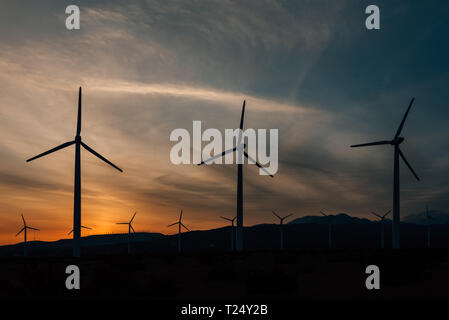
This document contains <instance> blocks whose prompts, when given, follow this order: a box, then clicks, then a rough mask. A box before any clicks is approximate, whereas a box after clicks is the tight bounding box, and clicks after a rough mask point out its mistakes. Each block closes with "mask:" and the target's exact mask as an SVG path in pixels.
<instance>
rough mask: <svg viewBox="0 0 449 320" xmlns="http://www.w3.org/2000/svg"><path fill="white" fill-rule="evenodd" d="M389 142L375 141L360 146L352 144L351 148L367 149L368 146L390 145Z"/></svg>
mask: <svg viewBox="0 0 449 320" xmlns="http://www.w3.org/2000/svg"><path fill="white" fill-rule="evenodd" d="M390 142H391V141H386V140H382V141H375V142H368V143H362V144H353V145H352V146H351V148H358V147H368V146H380V145H383V144H390Z"/></svg>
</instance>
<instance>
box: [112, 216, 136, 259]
mask: <svg viewBox="0 0 449 320" xmlns="http://www.w3.org/2000/svg"><path fill="white" fill-rule="evenodd" d="M136 214H137V212H134V215H133V217H132V218H131V220H130V221H129V222H117V224H127V225H128V254H130V253H131V230H132V231H133V232H134V233H136V231H134V228H133V226H132V225H131V223H132V222H133V220H134V217H135V216H136Z"/></svg>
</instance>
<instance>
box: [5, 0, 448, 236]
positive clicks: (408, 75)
mask: <svg viewBox="0 0 449 320" xmlns="http://www.w3.org/2000/svg"><path fill="white" fill-rule="evenodd" d="M70 4H76V5H78V6H79V7H80V10H81V16H80V17H81V28H80V30H72V31H69V30H67V29H66V28H65V19H66V18H67V15H66V14H65V8H66V6H67V5H70ZM370 4H376V5H378V6H379V8H380V17H381V18H380V27H381V28H380V30H367V29H366V27H365V19H366V17H367V14H365V8H366V7H367V6H368V5H370ZM1 6H2V10H0V136H1V139H0V164H1V166H0V244H7V243H15V242H18V241H21V240H22V239H21V238H20V239H19V237H17V238H16V237H15V234H16V232H17V231H19V229H20V228H21V220H20V214H21V213H23V214H24V215H25V218H26V219H27V222H28V224H29V225H30V226H33V227H36V228H40V229H41V231H40V232H31V233H30V234H29V239H31V240H32V239H39V240H48V241H50V240H56V239H60V238H67V237H69V236H68V235H67V233H68V232H69V231H70V230H71V229H72V225H73V179H74V147H73V146H72V147H69V148H66V149H64V150H61V151H58V152H56V153H53V154H51V155H48V156H46V157H44V158H41V159H38V160H35V161H33V162H30V163H26V162H25V160H26V159H28V158H30V157H32V156H34V155H37V154H39V153H41V152H43V151H46V150H48V149H50V148H52V147H54V146H57V145H59V144H61V143H63V142H66V141H70V140H72V139H73V137H74V136H75V133H76V128H75V127H76V113H77V110H76V108H77V95H78V88H79V87H80V86H82V87H83V115H82V116H83V127H82V133H81V134H82V138H83V141H84V142H85V143H87V144H88V145H89V146H90V147H92V148H94V149H95V150H96V151H97V152H99V153H101V154H102V155H103V156H105V157H106V158H108V159H109V160H111V161H112V162H113V163H114V164H116V165H118V166H119V167H121V168H122V169H123V170H124V172H123V173H120V172H118V171H116V170H114V169H112V168H111V167H109V166H108V165H107V164H105V163H103V162H101V161H100V160H99V159H98V158H96V157H94V156H93V155H91V154H89V153H87V152H83V151H82V225H85V226H89V227H91V228H93V230H88V232H85V231H84V230H83V234H84V235H87V234H101V233H116V232H126V231H127V230H126V228H125V227H126V226H120V225H117V224H115V223H116V222H122V221H127V220H129V219H130V218H131V216H132V214H133V213H134V212H136V211H137V216H136V218H135V220H134V224H133V226H134V228H135V229H136V231H146V232H161V233H164V234H171V233H175V232H176V231H177V229H176V228H175V227H173V228H172V229H170V228H167V225H168V224H170V223H172V222H175V221H176V220H177V218H178V214H179V211H180V210H181V208H182V209H183V210H184V215H183V222H184V224H185V225H186V226H188V227H189V228H190V229H191V230H205V229H210V228H218V227H221V226H224V225H226V222H225V221H224V220H220V219H219V216H221V215H223V216H228V217H233V216H234V215H235V213H236V183H237V181H236V178H237V171H236V166H235V165H211V166H202V167H199V166H196V165H193V164H192V165H174V164H172V163H171V162H170V150H171V148H172V146H173V145H174V143H173V142H171V141H170V139H169V137H170V133H171V131H172V130H174V129H176V128H185V129H187V130H189V131H190V132H191V131H192V121H194V120H201V121H202V126H203V129H206V128H217V129H219V130H224V129H225V128H237V127H238V125H239V120H240V112H241V106H242V101H243V100H244V99H246V113H245V128H254V129H259V128H263V129H278V130H279V169H278V172H277V173H276V175H275V177H274V178H273V179H272V178H270V177H267V176H262V175H259V174H258V170H257V168H256V167H255V166H254V165H245V167H244V219H245V220H244V223H245V225H253V224H259V223H275V222H277V221H276V219H275V217H274V216H273V215H272V214H271V210H276V211H277V212H278V213H279V214H281V215H286V214H289V213H294V217H301V216H305V215H317V214H319V210H326V211H327V212H329V213H339V212H345V213H348V214H350V215H353V216H358V217H369V215H370V211H380V212H385V211H387V210H388V209H391V206H392V188H393V186H392V180H393V148H392V147H391V146H381V147H373V148H360V149H351V148H349V146H350V145H351V144H356V143H363V142H369V141H376V140H385V139H391V138H393V136H394V133H395V132H396V129H397V127H398V125H399V123H400V120H401V118H402V116H403V114H404V112H405V110H406V108H407V106H408V103H409V102H410V100H411V98H412V97H415V98H416V100H415V103H414V105H413V107H412V110H411V112H410V114H409V117H408V119H407V122H406V123H405V126H404V130H403V136H404V137H405V142H404V143H403V144H402V145H401V149H402V151H403V152H404V153H405V155H406V157H407V158H408V160H409V162H410V163H411V164H412V166H413V167H414V169H415V171H416V172H417V173H418V175H419V176H420V178H421V182H417V181H416V180H415V179H414V177H413V176H412V174H411V173H410V172H409V171H408V169H407V168H406V167H405V166H404V165H403V163H401V214H402V215H403V216H405V215H407V214H413V213H417V212H421V211H423V210H424V206H425V203H429V205H430V208H432V209H435V210H443V211H444V210H446V211H447V207H448V205H449V197H448V193H449V186H448V183H447V181H449V168H448V163H449V135H448V134H447V128H448V124H447V119H448V116H449V109H448V101H449V90H448V84H449V59H448V57H449V44H448V41H447V39H448V33H449V21H448V19H447V17H448V16H449V3H448V2H447V1H437V0H435V1H431V2H424V1H399V0H398V1H377V0H376V1H363V0H362V1H355V0H339V1H310V0H309V1H305V0H304V1H268V0H266V1H264V0H257V1H256V0H253V1H225V0H210V1H173V0H172V1H170V0H168V1H167V0H160V1H134V0H132V1H126V2H125V1H77V2H76V3H72V1H70V2H68V1H33V2H30V1H20V0H17V1H1ZM122 227H123V228H122Z"/></svg>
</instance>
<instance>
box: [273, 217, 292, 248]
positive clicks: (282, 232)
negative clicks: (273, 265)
mask: <svg viewBox="0 0 449 320" xmlns="http://www.w3.org/2000/svg"><path fill="white" fill-rule="evenodd" d="M271 212H273V214H274V215H275V216H276V217H278V218H279V230H280V234H281V241H280V245H281V250H283V249H284V220H285V219H287V218H288V217H290V216H291V215H293V213H291V214H289V215H287V216H285V217H281V216H279V215H278V214H277V213H276V212H274V210H271Z"/></svg>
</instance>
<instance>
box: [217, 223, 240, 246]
mask: <svg viewBox="0 0 449 320" xmlns="http://www.w3.org/2000/svg"><path fill="white" fill-rule="evenodd" d="M220 218H222V219H224V220H227V221H229V222H231V251H234V250H235V244H234V221H235V219H236V218H237V216H235V217H234V218H232V219H229V218H226V217H220Z"/></svg>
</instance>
